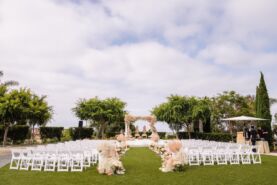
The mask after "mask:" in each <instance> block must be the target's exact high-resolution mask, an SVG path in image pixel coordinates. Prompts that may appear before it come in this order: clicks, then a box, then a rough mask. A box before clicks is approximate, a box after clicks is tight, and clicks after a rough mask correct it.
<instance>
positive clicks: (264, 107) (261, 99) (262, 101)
mask: <svg viewBox="0 0 277 185" xmlns="http://www.w3.org/2000/svg"><path fill="white" fill-rule="evenodd" d="M255 105H256V106H255V108H256V116H257V117H259V118H264V119H267V121H260V122H259V124H258V125H259V126H260V127H261V128H262V130H264V131H266V132H267V133H268V134H267V137H266V139H267V140H268V141H269V143H271V141H272V129H271V119H272V117H271V113H270V98H269V96H268V92H267V88H266V84H265V80H264V75H263V73H261V77H260V83H259V86H258V87H257V89H256V102H255Z"/></svg>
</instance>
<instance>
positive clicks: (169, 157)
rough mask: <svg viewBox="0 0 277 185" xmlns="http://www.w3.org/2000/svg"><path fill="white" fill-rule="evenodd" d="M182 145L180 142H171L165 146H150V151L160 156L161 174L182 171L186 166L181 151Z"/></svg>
mask: <svg viewBox="0 0 277 185" xmlns="http://www.w3.org/2000/svg"><path fill="white" fill-rule="evenodd" d="M181 148H182V144H181V141H180V140H173V141H170V142H168V143H167V144H166V146H158V145H155V143H154V144H153V143H152V144H151V145H150V149H151V150H153V151H154V152H155V153H157V154H158V155H160V157H161V159H162V167H161V168H160V170H161V171H162V172H170V171H183V170H184V166H185V165H186V164H187V161H186V157H185V155H184V153H183V152H182V151H181Z"/></svg>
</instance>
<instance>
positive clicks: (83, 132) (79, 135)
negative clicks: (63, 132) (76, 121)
mask: <svg viewBox="0 0 277 185" xmlns="http://www.w3.org/2000/svg"><path fill="white" fill-rule="evenodd" d="M69 133H70V137H71V138H72V139H73V140H77V139H85V138H91V136H92V134H93V128H79V127H71V128H69Z"/></svg>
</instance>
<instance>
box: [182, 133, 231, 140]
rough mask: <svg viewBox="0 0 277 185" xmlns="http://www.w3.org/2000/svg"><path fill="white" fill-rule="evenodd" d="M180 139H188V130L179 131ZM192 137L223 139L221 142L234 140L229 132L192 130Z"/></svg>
mask: <svg viewBox="0 0 277 185" xmlns="http://www.w3.org/2000/svg"><path fill="white" fill-rule="evenodd" d="M178 137H179V139H188V138H189V135H188V133H187V132H179V133H178ZM191 139H203V140H209V141H221V142H229V141H232V135H231V134H227V133H200V132H192V133H191Z"/></svg>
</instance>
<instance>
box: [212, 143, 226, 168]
mask: <svg viewBox="0 0 277 185" xmlns="http://www.w3.org/2000/svg"><path fill="white" fill-rule="evenodd" d="M215 153H216V154H215V155H216V163H217V164H218V165H227V164H228V163H227V159H228V156H227V154H226V147H224V146H218V147H217V148H216V150H215Z"/></svg>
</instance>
